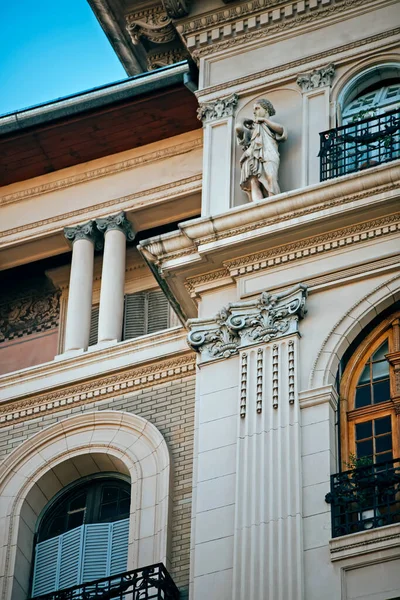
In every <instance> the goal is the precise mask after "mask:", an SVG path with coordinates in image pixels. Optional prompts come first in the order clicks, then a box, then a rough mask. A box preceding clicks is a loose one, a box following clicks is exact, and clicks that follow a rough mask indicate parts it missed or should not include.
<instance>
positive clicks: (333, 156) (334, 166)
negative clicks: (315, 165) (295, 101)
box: [318, 109, 400, 181]
mask: <svg viewBox="0 0 400 600" xmlns="http://www.w3.org/2000/svg"><path fill="white" fill-rule="evenodd" d="M319 135H320V151H319V154H318V156H319V157H320V179H321V181H325V180H326V179H332V178H333V177H339V176H340V175H346V174H347V173H355V172H356V171H361V170H363V169H367V168H369V167H374V166H375V165H380V164H382V163H386V162H390V161H392V160H396V159H397V158H400V110H399V109H396V110H392V111H390V112H387V113H385V114H382V115H378V116H372V117H368V118H367V119H362V120H359V121H355V122H353V123H348V124H347V125H344V126H343V127H337V128H336V129H329V130H328V131H323V132H322V133H320V134H319Z"/></svg>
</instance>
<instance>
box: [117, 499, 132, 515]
mask: <svg viewBox="0 0 400 600" xmlns="http://www.w3.org/2000/svg"><path fill="white" fill-rule="evenodd" d="M130 504H131V502H130V499H129V498H126V499H124V500H121V502H120V503H119V516H122V515H129V509H130Z"/></svg>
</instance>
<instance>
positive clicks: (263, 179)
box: [236, 99, 287, 202]
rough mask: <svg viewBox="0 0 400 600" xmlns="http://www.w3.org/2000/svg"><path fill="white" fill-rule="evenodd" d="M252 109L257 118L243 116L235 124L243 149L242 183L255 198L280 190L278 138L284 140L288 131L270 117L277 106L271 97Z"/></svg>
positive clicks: (256, 104) (251, 197)
mask: <svg viewBox="0 0 400 600" xmlns="http://www.w3.org/2000/svg"><path fill="white" fill-rule="evenodd" d="M253 112H254V120H253V119H242V120H241V121H240V122H239V123H238V124H237V125H236V136H237V141H238V144H239V145H240V146H241V147H242V148H243V149H244V153H243V154H242V156H241V157H240V166H241V177H240V187H241V188H242V190H244V191H245V192H246V193H247V195H248V197H249V200H250V201H253V202H254V201H256V200H262V199H263V198H266V197H267V196H273V195H274V194H279V192H280V189H279V185H278V169H279V152H278V142H284V141H285V140H286V138H287V134H286V130H285V128H284V127H283V126H282V125H279V123H275V122H274V121H271V120H270V117H272V116H273V115H274V114H275V109H274V107H273V106H272V104H271V102H270V101H269V100H265V99H260V100H257V102H256V103H255V104H254V107H253Z"/></svg>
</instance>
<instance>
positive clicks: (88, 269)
mask: <svg viewBox="0 0 400 600" xmlns="http://www.w3.org/2000/svg"><path fill="white" fill-rule="evenodd" d="M64 234H65V237H66V238H67V239H68V240H69V241H71V242H72V264H71V275H70V282H69V293H68V308H67V323H66V327H65V344H64V353H70V352H83V351H84V350H87V347H88V344H89V333H90V319H91V311H92V286H93V261H94V249H95V244H97V243H98V240H99V236H98V232H97V230H96V228H95V224H94V222H93V221H89V222H88V223H85V224H84V225H77V226H76V227H65V229H64Z"/></svg>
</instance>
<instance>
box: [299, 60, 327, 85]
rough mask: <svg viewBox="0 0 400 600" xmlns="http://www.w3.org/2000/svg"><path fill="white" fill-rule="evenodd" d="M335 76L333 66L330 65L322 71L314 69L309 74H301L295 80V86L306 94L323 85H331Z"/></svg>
mask: <svg viewBox="0 0 400 600" xmlns="http://www.w3.org/2000/svg"><path fill="white" fill-rule="evenodd" d="M334 76H335V65H334V64H333V63H330V64H329V65H328V66H326V67H322V69H314V71H311V72H310V73H303V74H302V75H299V76H298V78H297V81H296V83H297V85H298V86H299V87H300V88H301V91H302V92H308V91H310V90H314V89H316V88H319V87H324V86H325V85H329V86H330V85H331V83H332V80H333V78H334Z"/></svg>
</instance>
